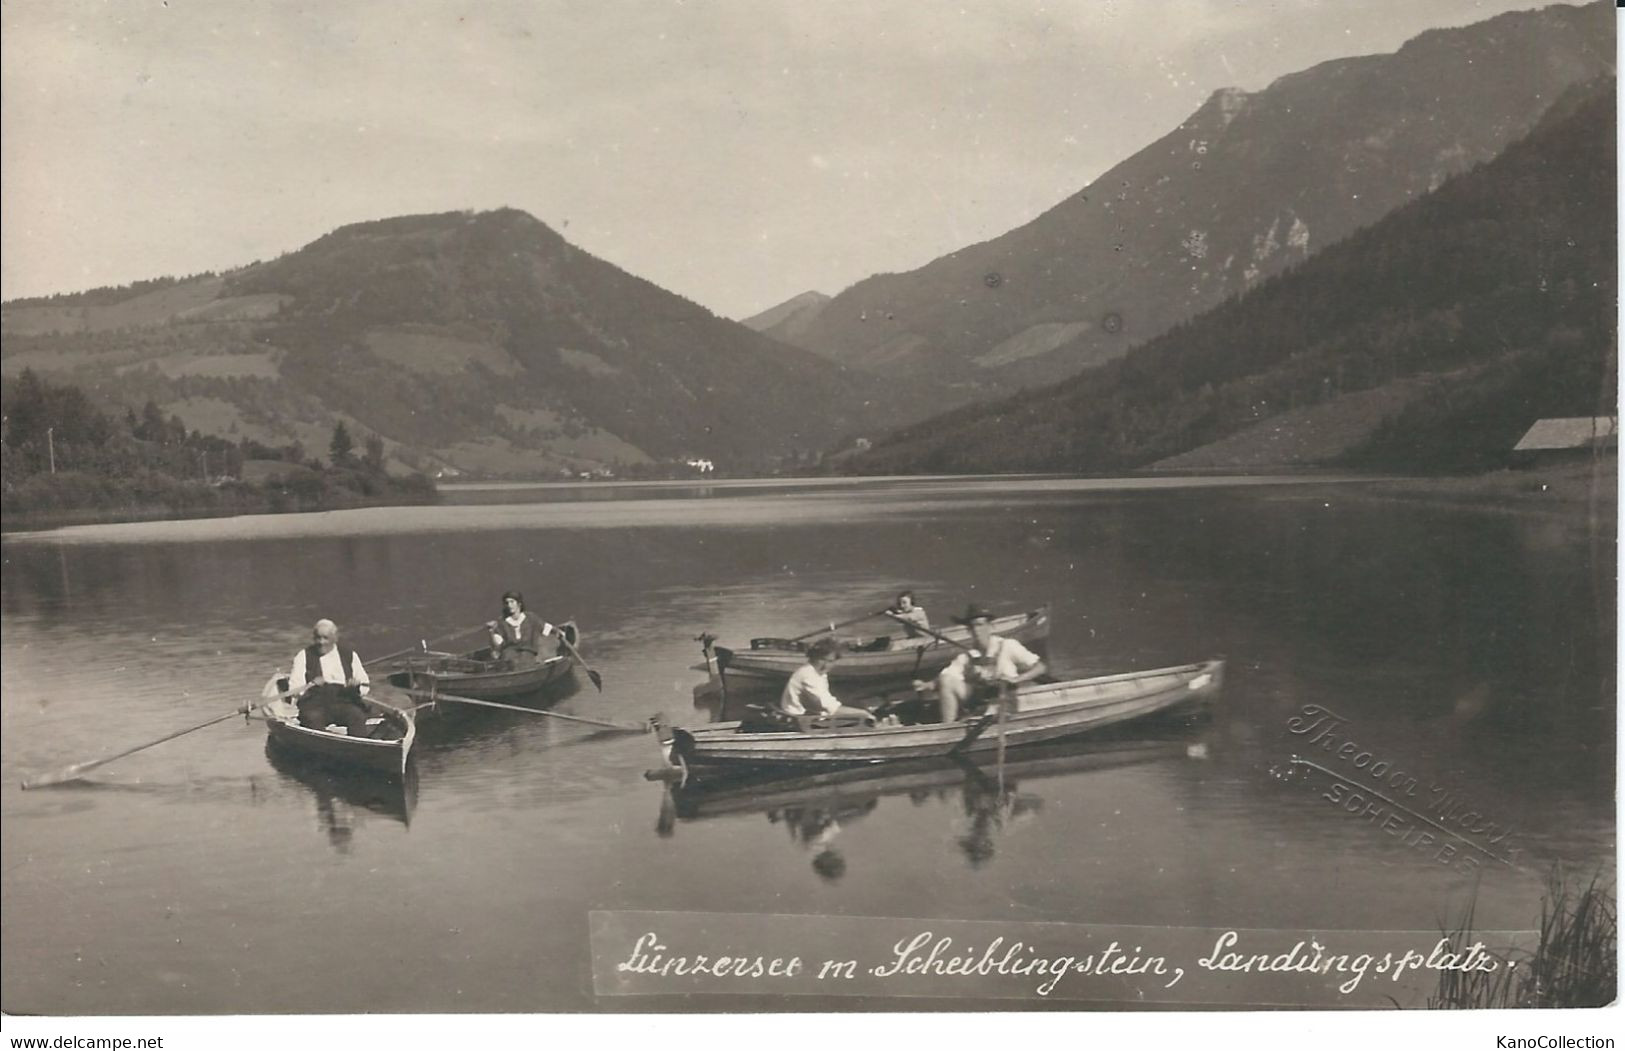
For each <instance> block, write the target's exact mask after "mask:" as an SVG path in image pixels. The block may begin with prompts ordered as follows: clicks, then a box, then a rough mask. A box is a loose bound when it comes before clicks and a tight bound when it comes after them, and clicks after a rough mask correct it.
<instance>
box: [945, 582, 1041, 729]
mask: <svg viewBox="0 0 1625 1051" xmlns="http://www.w3.org/2000/svg"><path fill="white" fill-rule="evenodd" d="M954 621H955V623H958V624H963V625H965V626H966V627H967V628H969V629H970V634H971V645H970V649H969V650H966V651H964V652H961V653H960V654H959V656H957V657H955V658H954V659H953V661H952V663H950V664H949V665H948V666H947V667H946V668H944V669H942V672H941V673H940V674H939V675H938V676H937V701H938V703H939V704H941V705H942V721H943V722H945V723H951V722H955V721H957V720H958V719H959V717H960V715H961V714H962V713H964V714H974V713H973V711H972V710H973V709H979V708H985V707H986V706H987V705H988V704H989V703H990V702H992V701H995V700H997V699H998V698H999V695H1000V694H1001V693H1002V692H1003V690H1004V688H1005V687H1006V686H1013V685H1015V684H1016V683H1023V682H1031V681H1032V680H1033V679H1036V678H1038V677H1039V676H1040V675H1043V674H1044V673H1045V672H1046V671H1048V670H1049V667H1048V666H1047V665H1046V664H1045V663H1044V661H1043V659H1042V658H1040V657H1039V656H1038V654H1036V653H1034V652H1033V651H1032V650H1029V649H1028V648H1027V647H1025V646H1023V645H1022V644H1021V643H1020V642H1017V641H1016V640H1015V639H1007V638H1005V637H1004V636H1002V635H995V634H993V614H991V613H989V612H988V611H987V610H985V609H983V608H982V607H981V606H978V605H975V604H974V603H973V604H972V605H970V606H969V607H967V608H966V610H965V615H964V616H963V617H955V618H954Z"/></svg>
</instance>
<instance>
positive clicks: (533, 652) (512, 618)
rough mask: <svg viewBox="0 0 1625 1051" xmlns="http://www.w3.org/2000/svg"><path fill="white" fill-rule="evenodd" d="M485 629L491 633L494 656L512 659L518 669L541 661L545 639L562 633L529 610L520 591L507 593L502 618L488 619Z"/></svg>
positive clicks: (504, 596) (503, 597)
mask: <svg viewBox="0 0 1625 1051" xmlns="http://www.w3.org/2000/svg"><path fill="white" fill-rule="evenodd" d="M485 628H486V630H487V631H489V632H490V633H491V655H492V656H493V657H497V658H503V659H506V660H509V661H512V662H513V666H514V667H516V668H526V667H530V666H532V665H535V664H538V663H540V662H541V660H542V639H543V638H546V637H548V636H560V632H559V629H558V628H556V627H554V626H553V625H551V624H549V623H547V622H546V621H545V620H542V619H541V618H540V617H533V616H531V615H530V613H528V612H526V610H525V596H524V595H522V594H520V593H519V592H517V591H505V592H503V594H502V618H501V619H500V620H489V621H486V622H485ZM561 637H562V636H561ZM554 648H555V649H557V646H555V647H554Z"/></svg>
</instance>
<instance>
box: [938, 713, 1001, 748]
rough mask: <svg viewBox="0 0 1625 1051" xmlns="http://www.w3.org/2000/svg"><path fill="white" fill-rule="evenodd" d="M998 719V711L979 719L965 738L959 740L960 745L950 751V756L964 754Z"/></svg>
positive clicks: (971, 726) (966, 733)
mask: <svg viewBox="0 0 1625 1051" xmlns="http://www.w3.org/2000/svg"><path fill="white" fill-rule="evenodd" d="M998 717H999V713H998V712H997V711H991V712H987V713H985V714H983V715H982V716H980V717H979V718H977V720H976V721H975V722H974V723H971V724H970V729H969V730H967V731H965V736H964V737H962V738H960V739H959V743H958V744H956V745H954V746H953V747H952V748H950V749H948V754H949V755H958V754H959V753H960V752H963V751H964V750H965V749H967V748H969V747H970V746H971V743H972V742H974V741H975V740H976V739H977V738H978V737H980V736H982V731H984V730H986V729H987V728H988V727H989V726H992V725H993V721H994V720H995V719H997V718H998Z"/></svg>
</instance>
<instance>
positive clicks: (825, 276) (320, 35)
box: [0, 0, 1540, 317]
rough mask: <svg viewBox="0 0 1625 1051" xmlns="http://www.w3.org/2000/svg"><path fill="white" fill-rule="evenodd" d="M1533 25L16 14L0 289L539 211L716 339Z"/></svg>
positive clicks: (547, 12)
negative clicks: (1265, 99)
mask: <svg viewBox="0 0 1625 1051" xmlns="http://www.w3.org/2000/svg"><path fill="white" fill-rule="evenodd" d="M1533 6H1540V5H1537V4H1531V3H1528V2H1524V3H1517V2H1506V0H1425V2H1418V0H1044V2H1039V0H1008V2H994V0H975V2H971V0H965V2H963V3H937V2H931V0H862V2H848V0H638V2H615V0H513V2H479V3H475V2H472V0H469V2H465V3H453V2H439V0H376V2H343V0H329V2H320V3H295V2H292V0H287V2H282V0H254V2H248V0H167V2H165V0H150V2H146V0H142V2H136V0H110V2H87V0H0V15H3V31H0V51H3V55H0V76H3V83H0V121H3V127H4V135H3V136H0V163H3V165H4V171H3V179H0V194H3V200H0V227H3V229H0V234H3V244H0V295H3V296H4V297H5V298H7V299H11V298H16V297H18V296H24V295H36V294H44V293H50V292H59V291H73V290H78V289H83V288H89V287H95V286H98V285H106V284H123V283H126V282H129V281H132V280H138V279H141V278H148V277H155V276H159V275H164V274H170V275H180V274H189V273H195V272H198V271H201V270H209V269H225V268H230V267H233V266H238V265H241V264H244V263H247V262H251V261H253V260H255V259H262V258H269V257H271V256H275V255H277V254H278V253H281V252H284V251H288V250H291V249H295V248H298V247H300V246H301V245H303V244H306V243H308V242H309V241H311V240H313V239H315V238H317V237H319V236H321V235H322V234H324V233H326V232H328V231H329V230H331V229H333V228H334V227H336V226H339V225H342V224H344V223H349V222H355V221H358V220H363V219H374V218H382V217H385V216H391V215H403V214H409V213H416V212H438V211H450V210H454V209H461V208H479V209H484V208H494V207H499V206H504V205H511V206H513V207H516V208H522V209H524V210H525V211H528V212H530V213H531V214H533V215H535V216H536V217H537V218H539V219H541V220H543V221H544V222H546V223H548V224H549V225H550V226H553V227H554V228H555V229H557V230H559V231H560V232H561V233H563V234H564V236H565V237H567V238H569V239H570V240H571V241H573V242H575V243H576V244H578V245H580V246H582V247H583V248H585V249H587V250H588V251H590V252H593V253H594V254H596V255H598V256H601V257H603V258H605V259H608V260H610V261H611V262H614V263H616V264H617V265H619V266H621V267H623V268H625V269H627V270H629V271H631V272H633V273H635V274H638V275H640V276H642V277H646V278H648V279H650V280H652V281H654V282H656V283H657V284H659V285H662V286H664V287H666V288H668V289H671V290H672V291H675V292H678V293H681V294H682V295H685V296H687V297H689V298H691V299H694V300H696V301H698V302H700V303H702V304H704V305H705V306H707V307H709V308H710V309H712V310H714V311H715V312H717V313H719V314H723V315H725V316H730V317H741V316H745V315H748V314H751V313H754V312H756V311H759V310H762V309H765V308H767V307H769V306H773V305H774V304H776V303H778V302H780V301H782V300H784V299H787V298H789V297H790V296H792V295H795V294H797V293H799V292H803V291H806V290H808V289H818V290H820V291H823V292H828V293H834V292H837V291H839V290H841V289H842V288H844V287H846V286H847V285H850V284H851V283H853V282H854V281H857V280H860V279H862V278H863V277H866V276H868V275H869V274H871V273H876V272H881V271H896V270H906V269H911V268H913V267H916V266H919V265H921V264H923V263H925V262H927V261H929V260H931V259H933V258H935V257H936V256H938V255H941V254H943V253H944V252H947V251H951V250H952V249H954V248H958V247H961V246H963V245H965V244H968V243H972V242H976V241H982V240H986V239H988V238H990V237H994V236H997V235H998V234H1001V233H1003V232H1005V231H1006V230H1009V229H1011V228H1012V227H1014V226H1017V225H1019V224H1021V223H1023V222H1025V221H1026V220H1028V219H1031V218H1032V217H1033V216H1035V215H1036V214H1038V213H1039V212H1041V211H1043V210H1044V209H1045V208H1048V207H1049V206H1051V205H1053V204H1055V203H1056V202H1057V201H1059V200H1061V199H1062V198H1064V197H1066V196H1068V195H1069V194H1071V193H1073V192H1075V191H1077V190H1078V189H1081V188H1082V187H1083V186H1084V185H1086V184H1087V183H1088V182H1089V181H1090V180H1091V179H1093V178H1094V177H1096V176H1098V175H1099V174H1100V173H1101V172H1103V171H1105V170H1106V169H1107V168H1109V167H1110V166H1111V165H1113V164H1115V163H1116V162H1118V161H1120V160H1122V159H1123V158H1125V157H1127V156H1128V155H1129V154H1131V153H1133V152H1134V151H1135V150H1137V149H1139V148H1140V147H1142V146H1144V145H1145V144H1147V143H1149V142H1151V141H1153V140H1155V139H1157V138H1159V137H1160V136H1161V135H1162V134H1164V133H1165V132H1167V131H1168V130H1170V129H1171V128H1172V127H1173V126H1174V125H1176V124H1178V123H1179V121H1181V120H1183V119H1184V118H1185V117H1186V116H1188V115H1189V114H1190V113H1191V112H1192V111H1193V110H1195V109H1196V108H1197V107H1198V106H1199V105H1201V103H1202V101H1203V100H1204V99H1205V98H1206V97H1207V96H1208V95H1209V94H1210V93H1211V92H1212V91H1213V90H1214V89H1216V88H1219V87H1225V86H1236V87H1241V88H1244V89H1248V90H1257V89H1260V88H1263V87H1265V86H1266V85H1267V84H1269V82H1270V81H1271V80H1273V79H1274V78H1276V77H1278V76H1281V75H1282V74H1285V73H1290V72H1293V71H1295V70H1299V69H1303V68H1305V67H1307V66H1310V65H1313V64H1314V63H1316V62H1320V61H1324V60H1326V59H1330V58H1337V57H1342V56H1347V55H1356V54H1369V53H1374V52H1382V51H1392V50H1394V49H1395V48H1397V47H1398V46H1399V45H1400V44H1402V43H1404V41H1405V40H1407V39H1408V38H1410V37H1412V36H1414V35H1416V34H1417V33H1419V32H1421V31H1422V30H1424V29H1427V28H1430V27H1433V26H1445V25H1464V24H1466V23H1469V22H1474V21H1479V20H1481V19H1484V18H1487V17H1490V16H1492V15H1495V14H1498V13H1500V12H1502V11H1507V10H1515V9H1520V8H1528V7H1533Z"/></svg>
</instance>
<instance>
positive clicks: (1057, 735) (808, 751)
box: [671, 661, 1224, 770]
mask: <svg viewBox="0 0 1625 1051" xmlns="http://www.w3.org/2000/svg"><path fill="white" fill-rule="evenodd" d="M1223 676H1224V662H1223V661H1208V662H1205V663H1201V664H1186V665H1179V666H1177V667H1171V668H1158V669H1155V670H1152V671H1144V672H1131V673H1128V674H1123V675H1106V676H1100V677H1099V678H1094V679H1078V680H1073V681H1071V682H1061V683H1051V684H1047V685H1042V686H1035V685H1026V686H1023V687H1020V688H1019V689H1018V690H1017V692H1016V695H1015V701H1016V704H1015V708H1016V710H1014V711H1010V712H1007V713H1006V715H1005V717H1004V718H1003V719H1002V727H1001V726H1000V723H1001V720H998V719H993V720H989V721H987V722H986V723H985V724H980V723H979V722H955V723H946V724H944V723H926V724H921V725H915V726H876V727H863V728H853V729H838V730H822V731H818V730H815V731H811V732H776V733H738V732H736V731H737V730H738V728H739V725H740V724H739V723H717V724H715V725H712V726H703V727H697V728H694V729H676V730H674V731H673V733H672V744H671V754H672V758H673V760H674V761H680V763H681V765H684V766H687V767H688V768H689V769H690V770H695V769H704V768H707V767H712V768H715V767H735V768H738V767H749V766H784V765H819V764H845V763H854V764H856V763H878V762H886V761H891V760H899V759H924V758H929V757H932V756H944V755H963V754H969V753H977V752H987V751H991V750H995V749H998V748H1000V747H1001V746H1002V747H1006V748H1014V747H1019V746H1021V745H1025V744H1037V743H1039V742H1043V741H1054V740H1059V739H1062V738H1067V737H1075V736H1079V735H1083V734H1088V733H1091V732H1093V731H1096V730H1101V729H1104V728H1106V727H1109V726H1116V725H1118V724H1120V723H1124V722H1128V721H1130V720H1133V719H1141V718H1145V717H1147V716H1151V715H1156V714H1158V713H1161V712H1166V711H1170V710H1172V709H1175V708H1179V707H1182V706H1185V705H1188V704H1193V703H1200V702H1203V701H1206V700H1209V699H1211V698H1212V697H1213V696H1214V694H1216V693H1217V692H1218V689H1219V687H1220V685H1221V683H1222V680H1223Z"/></svg>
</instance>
